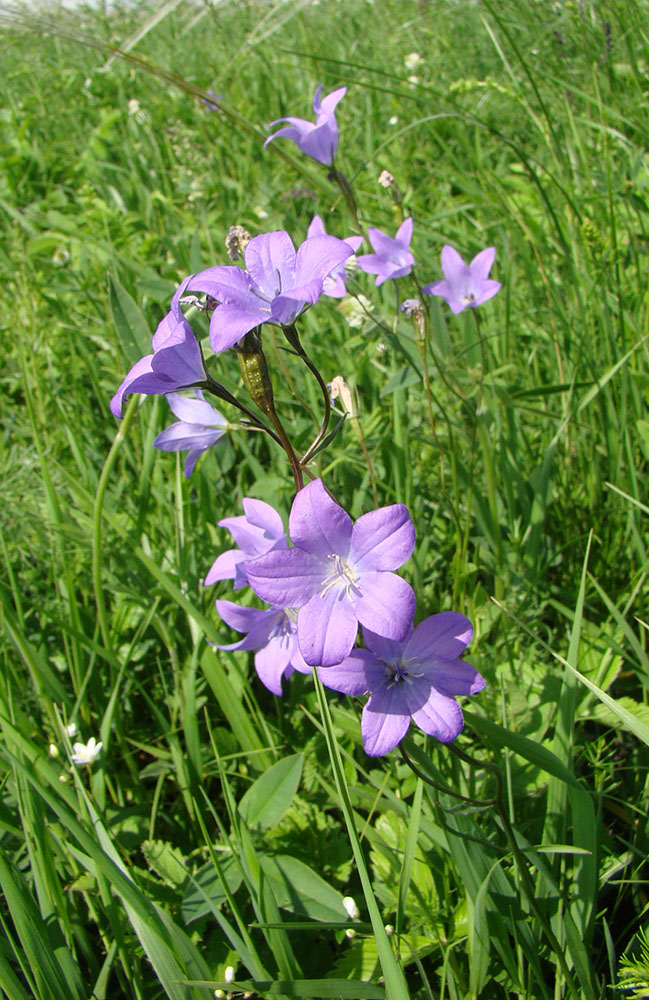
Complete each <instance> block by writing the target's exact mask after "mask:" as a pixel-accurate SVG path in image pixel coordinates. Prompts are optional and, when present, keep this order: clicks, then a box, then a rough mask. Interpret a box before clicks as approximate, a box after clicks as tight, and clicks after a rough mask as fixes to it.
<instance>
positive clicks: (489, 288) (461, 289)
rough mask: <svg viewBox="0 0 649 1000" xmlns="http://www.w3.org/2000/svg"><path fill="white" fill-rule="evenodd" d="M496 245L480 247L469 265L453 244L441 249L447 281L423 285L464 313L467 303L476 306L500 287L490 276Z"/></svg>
mask: <svg viewBox="0 0 649 1000" xmlns="http://www.w3.org/2000/svg"><path fill="white" fill-rule="evenodd" d="M495 256H496V248H495V247H487V249H486V250H481V251H480V253H479V254H476V256H475V257H474V258H473V260H472V261H471V263H470V264H465V263H464V260H463V259H462V257H460V255H459V253H458V252H457V250H454V249H453V247H450V246H448V244H447V245H446V246H444V247H443V248H442V271H443V272H444V279H445V280H444V281H433V282H432V283H431V284H430V285H426V287H425V288H422V291H423V292H424V293H425V294H426V295H441V296H442V297H443V298H444V299H446V302H447V303H448V305H449V306H450V307H451V310H452V311H453V312H454V313H461V312H462V310H463V309H466V308H467V306H471V308H473V309H475V307H476V306H481V305H482V303H483V302H486V301H487V299H490V298H492V296H494V295H495V294H496V292H499V291H500V289H501V287H502V286H501V284H500V282H499V281H493V280H492V279H490V278H489V272H490V270H491V267H492V264H493V262H494V258H495Z"/></svg>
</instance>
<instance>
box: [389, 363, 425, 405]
mask: <svg viewBox="0 0 649 1000" xmlns="http://www.w3.org/2000/svg"><path fill="white" fill-rule="evenodd" d="M418 382H421V375H420V374H419V372H416V371H415V369H414V368H412V367H411V366H410V365H405V366H404V367H403V368H400V369H399V371H398V372H395V373H394V375H392V376H391V378H389V379H388V380H387V382H386V383H385V385H384V386H383V388H382V389H381V392H380V393H379V395H380V397H381V399H383V397H384V396H389V395H390V393H392V392H396V391H397V389H408V388H409V387H410V386H411V385H416V384H417V383H418Z"/></svg>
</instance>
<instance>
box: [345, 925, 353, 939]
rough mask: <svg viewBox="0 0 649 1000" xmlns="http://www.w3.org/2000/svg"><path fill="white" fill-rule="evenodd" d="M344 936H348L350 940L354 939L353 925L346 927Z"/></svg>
mask: <svg viewBox="0 0 649 1000" xmlns="http://www.w3.org/2000/svg"><path fill="white" fill-rule="evenodd" d="M345 937H346V938H349V940H350V941H353V940H354V938H355V937H356V931H355V930H354V928H353V927H348V928H347V930H346V931H345Z"/></svg>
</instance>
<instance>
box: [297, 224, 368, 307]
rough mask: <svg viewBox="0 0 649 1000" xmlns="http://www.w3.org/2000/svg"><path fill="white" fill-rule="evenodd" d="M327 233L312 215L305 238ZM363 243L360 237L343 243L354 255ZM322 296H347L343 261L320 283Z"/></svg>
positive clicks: (350, 238)
mask: <svg viewBox="0 0 649 1000" xmlns="http://www.w3.org/2000/svg"><path fill="white" fill-rule="evenodd" d="M326 235H327V231H326V229H325V227H324V222H323V221H322V219H321V218H320V216H319V215H314V216H313V218H312V220H311V225H310V226H309V228H308V230H307V237H308V238H309V239H310V238H311V237H312V236H326ZM362 242H363V237H362V236H346V237H345V238H344V240H343V243H346V244H347V246H349V247H351V248H352V250H353V252H354V253H356V251H357V250H358V248H359V247H360V245H361V243H362ZM322 294H323V295H329V296H330V297H331V298H332V299H342V298H344V296H345V295H346V294H347V287H346V285H345V261H343V262H342V264H339V265H338V267H336V268H334V270H333V271H332V272H331V274H328V275H327V277H326V278H325V279H324V281H323V282H322Z"/></svg>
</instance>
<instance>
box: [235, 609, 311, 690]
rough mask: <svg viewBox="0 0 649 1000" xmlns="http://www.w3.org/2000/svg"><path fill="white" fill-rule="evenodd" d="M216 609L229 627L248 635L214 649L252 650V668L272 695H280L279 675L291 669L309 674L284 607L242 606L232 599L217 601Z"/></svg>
mask: <svg viewBox="0 0 649 1000" xmlns="http://www.w3.org/2000/svg"><path fill="white" fill-rule="evenodd" d="M216 610H217V611H218V613H219V615H220V616H221V618H222V619H223V621H224V622H225V623H226V625H229V626H230V627H231V628H233V629H236V631H237V632H247V633H248V634H247V635H246V636H245V637H244V638H243V639H240V640H239V642H233V643H230V644H229V645H227V646H217V647H216V648H217V649H224V650H228V651H230V650H239V649H248V650H253V649H256V650H257V652H256V654H255V670H256V671H257V675H258V676H259V680H260V681H261V682H262V684H263V685H264V686H265V687H267V688H268V690H269V691H272V693H273V694H276V695H281V693H282V678H283V677H290V676H291V674H292V673H293V671H295V670H298V671H299V672H300V673H302V674H310V673H311V667H309V666H308V665H307V664H306V663H305V662H304V659H303V658H302V655H301V653H300V648H299V646H298V643H297V631H296V627H295V622H294V621H293V620H292V618H291V617H289V615H288V614H287V612H286V610H285V609H284V608H266V609H265V610H259V608H245V607H241V606H240V605H239V604H233V603H232V601H217V602H216Z"/></svg>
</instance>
